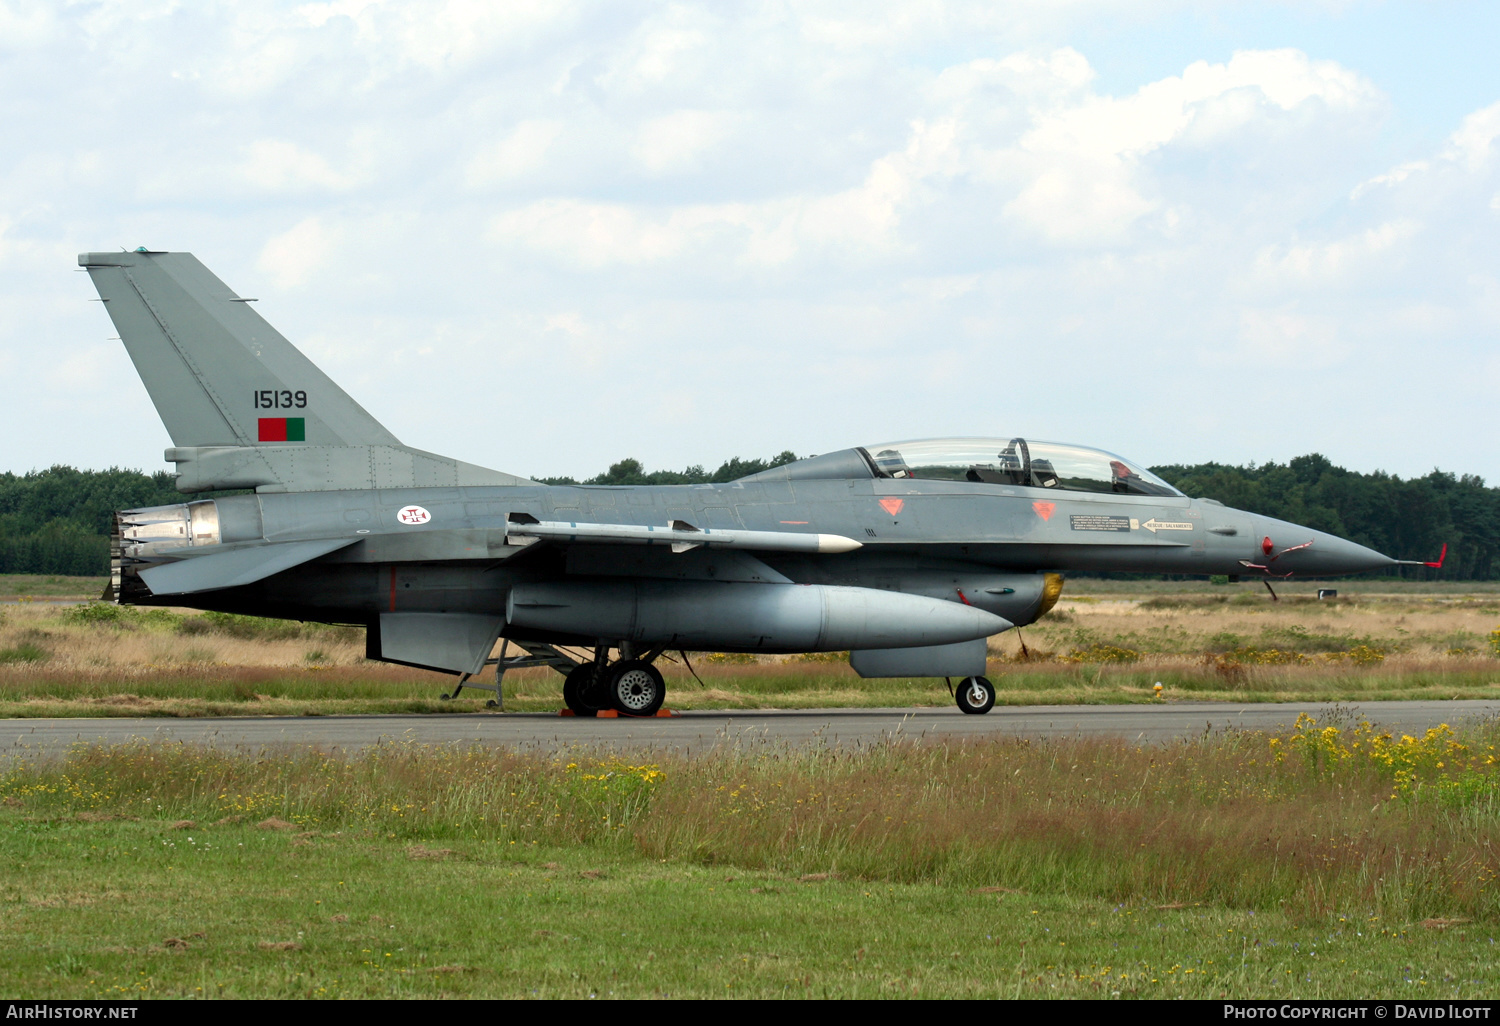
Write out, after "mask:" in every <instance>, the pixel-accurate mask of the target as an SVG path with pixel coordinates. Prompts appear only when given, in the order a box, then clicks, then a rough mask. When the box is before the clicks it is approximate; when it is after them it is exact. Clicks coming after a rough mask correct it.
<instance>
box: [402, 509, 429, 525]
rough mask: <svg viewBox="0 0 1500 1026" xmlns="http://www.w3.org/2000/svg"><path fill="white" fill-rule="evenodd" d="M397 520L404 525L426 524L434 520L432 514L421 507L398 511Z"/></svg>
mask: <svg viewBox="0 0 1500 1026" xmlns="http://www.w3.org/2000/svg"><path fill="white" fill-rule="evenodd" d="M396 519H397V520H398V521H400V522H401V523H403V524H425V523H427V521H429V520H431V519H432V514H431V513H429V512H427V511H426V510H425V509H423V508H422V507H421V506H402V507H401V508H400V509H399V510H397V511H396Z"/></svg>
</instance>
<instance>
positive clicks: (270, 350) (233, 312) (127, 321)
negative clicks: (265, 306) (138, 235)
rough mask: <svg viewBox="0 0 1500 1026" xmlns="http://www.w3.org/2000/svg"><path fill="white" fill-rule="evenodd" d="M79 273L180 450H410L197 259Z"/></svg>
mask: <svg viewBox="0 0 1500 1026" xmlns="http://www.w3.org/2000/svg"><path fill="white" fill-rule="evenodd" d="M78 263H79V264H80V265H82V266H83V267H85V268H87V269H88V272H89V277H91V278H92V279H93V281H94V287H95V288H97V289H98V290H99V296H100V298H101V299H103V300H104V308H105V309H106V310H108V311H109V316H110V319H111V320H112V321H114V323H115V327H116V328H118V329H119V332H120V339H121V341H123V342H124V343H125V349H126V351H127V352H128V353H129V354H130V359H131V361H132V362H134V364H135V368H136V370H137V371H138V372H139V373H140V375H141V380H142V381H143V382H144V383H145V385H146V391H147V392H149V393H150V395H151V401H152V402H153V403H154V404H156V412H157V413H159V414H160V415H161V419H162V422H163V423H164V424H165V425H166V427H167V433H168V434H170V435H171V436H172V441H173V443H174V444H176V445H179V446H256V445H261V444H278V443H285V442H288V441H292V442H305V443H307V444H309V445H400V444H401V443H400V442H398V441H397V440H396V437H395V436H394V435H392V434H391V433H390V432H389V431H387V430H386V429H385V428H384V427H382V426H381V424H380V422H379V421H377V420H376V419H375V418H374V417H372V416H370V415H369V414H368V413H366V412H365V410H364V409H363V407H361V406H360V405H359V404H358V403H356V402H355V401H354V400H353V399H351V398H350V397H349V395H348V393H346V392H345V391H344V390H343V389H341V388H339V386H337V385H335V384H334V383H333V381H332V380H330V379H329V377H328V376H327V375H326V374H324V373H323V372H322V371H320V370H318V368H317V367H315V366H314V365H313V363H312V361H311V360H309V359H308V358H307V357H305V356H303V355H302V354H301V353H300V352H298V351H297V349H296V348H295V347H294V346H293V345H292V344H291V343H290V342H288V341H287V340H286V339H285V338H284V337H282V335H281V333H280V332H278V331H277V330H276V329H275V328H273V327H271V325H269V324H267V323H266V321H265V319H264V318H262V317H261V316H260V314H258V313H256V312H255V311H254V310H253V309H251V307H250V302H251V301H250V300H246V299H242V298H241V297H239V296H237V295H235V294H234V292H233V291H232V290H231V289H230V288H229V286H227V285H225V284H224V283H223V282H222V281H220V280H219V279H218V278H217V277H215V276H214V274H213V272H211V271H209V269H208V268H206V267H204V266H203V265H202V264H201V263H199V262H198V260H197V258H196V257H194V256H193V255H192V254H191V253H151V252H142V251H139V250H138V251H136V252H134V253H82V254H80V255H79V257H78Z"/></svg>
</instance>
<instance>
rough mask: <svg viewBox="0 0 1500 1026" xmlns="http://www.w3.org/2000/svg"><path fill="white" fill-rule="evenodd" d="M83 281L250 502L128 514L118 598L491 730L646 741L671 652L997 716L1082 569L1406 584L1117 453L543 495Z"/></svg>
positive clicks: (1011, 448)
mask: <svg viewBox="0 0 1500 1026" xmlns="http://www.w3.org/2000/svg"><path fill="white" fill-rule="evenodd" d="M78 261H79V264H80V265H82V267H84V268H85V269H86V270H87V271H88V273H89V275H90V277H91V278H92V279H93V283H94V285H95V287H96V288H97V289H98V292H99V298H100V299H101V300H103V305H104V308H105V310H107V311H108V313H109V316H110V319H111V320H112V321H113V322H114V325H115V327H116V328H117V329H118V331H119V336H120V339H121V340H122V341H123V343H124V346H125V349H126V351H127V352H128V353H129V355H130V359H131V360H132V361H133V362H134V364H135V367H136V370H137V371H138V372H139V374H140V376H141V380H142V381H143V382H144V384H145V386H146V391H147V392H148V393H149V395H150V397H151V401H152V402H153V403H154V404H155V406H156V410H157V412H158V413H159V414H160V415H161V419H162V421H163V422H164V424H165V425H166V428H167V432H168V434H169V435H170V436H171V439H172V448H170V449H168V450H167V451H166V460H167V461H168V462H170V463H173V464H175V465H176V473H177V488H178V489H179V490H180V491H182V492H184V493H186V494H192V493H196V492H204V491H225V490H235V489H246V490H253V494H246V495H239V496H230V497H219V498H211V499H201V500H198V501H190V502H184V503H182V504H179V505H172V506H157V507H151V508H149V509H131V510H123V511H121V512H119V513H117V514H116V516H115V528H114V536H113V541H112V546H111V564H112V581H111V585H110V589H109V591H108V592H107V594H108V595H109V597H111V598H112V599H113V601H116V602H119V603H128V604H137V605H173V606H189V607H195V608H199V609H209V610H221V611H225V612H233V613H243V614H250V615H254V616H267V617H280V618H286V619H295V620H305V621H317V622H324V623H337V624H357V625H362V626H364V627H365V628H366V638H367V643H366V648H367V654H368V656H369V657H370V658H371V659H376V660H382V661H385V662H391V663H400V664H403V665H407V666H416V667H423V668H426V669H431V670H438V671H443V672H447V673H452V674H456V675H457V687H456V688H455V689H454V690H453V692H452V695H450V696H445V697H452V696H456V695H457V694H458V693H459V691H460V690H462V688H464V687H466V686H467V687H471V688H483V689H487V690H490V691H492V692H494V694H495V700H492V702H491V704H492V705H493V704H496V701H499V700H502V699H503V690H502V689H503V684H502V681H503V677H504V674H505V672H506V671H507V670H509V669H514V668H517V667H521V666H539V665H545V666H551V667H553V668H554V669H556V670H557V671H558V672H559V673H561V674H562V675H563V686H562V697H563V700H564V702H565V703H566V705H567V707H568V708H569V709H570V710H572V711H573V712H574V713H575V714H577V715H579V716H593V715H596V714H597V713H598V712H600V711H602V710H613V711H614V712H615V713H616V714H617V715H630V716H649V715H653V714H655V713H656V712H657V711H658V710H659V709H660V708H661V706H662V701H663V699H664V698H665V696H666V685H665V683H664V681H663V679H662V675H661V673H660V671H659V670H658V669H657V668H656V666H655V663H656V662H657V661H658V660H659V659H660V658H661V657H662V656H663V655H664V654H666V653H670V652H676V651H682V652H684V653H685V652H686V651H704V650H707V651H724V652H748V653H757V654H759V653H804V652H842V651H845V650H847V651H848V652H849V662H850V665H852V666H853V668H854V670H855V671H856V672H857V673H859V674H860V675H861V676H863V677H894V676H900V677H945V678H949V679H950V682H951V680H952V679H953V678H959V679H960V684H959V686H958V687H957V688H956V689H955V691H954V693H955V700H956V702H957V704H958V707H959V708H960V709H962V710H963V711H964V712H965V713H984V712H987V711H989V709H990V708H991V707H992V706H993V705H994V701H995V689H994V687H993V686H992V685H991V683H990V682H989V681H988V680H987V679H986V678H985V676H984V674H985V668H986V639H987V638H989V637H991V636H993V635H996V634H999V633H1001V632H1003V631H1006V630H1009V629H1010V628H1012V627H1016V626H1023V625H1026V624H1030V623H1033V622H1035V621H1036V619H1037V618H1038V617H1040V616H1042V615H1043V614H1045V613H1046V612H1047V611H1048V610H1049V609H1050V608H1052V606H1053V604H1054V603H1055V602H1056V601H1057V599H1058V595H1059V593H1060V592H1061V589H1062V583H1063V576H1062V575H1063V574H1065V573H1067V572H1070V571H1072V572H1077V571H1111V570H1113V571H1138V572H1150V573H1170V574H1198V575H1207V574H1231V575H1242V574H1257V575H1263V576H1266V577H1267V578H1270V577H1287V576H1291V575H1292V574H1298V575H1317V576H1325V575H1331V574H1353V573H1359V572H1362V571H1367V570H1375V569H1379V568H1381V567H1388V566H1391V565H1393V564H1395V563H1396V562H1397V561H1396V560H1393V559H1390V558H1389V557H1387V556H1384V555H1382V554H1380V553H1378V552H1375V551H1372V550H1371V549H1368V548H1365V547H1363V546H1360V545H1356V544H1354V543H1353V542H1350V541H1346V540H1344V539H1341V538H1337V537H1334V536H1332V535H1329V534H1324V533H1322V532H1319V531H1314V530H1312V529H1310V528H1306V527H1300V526H1298V525H1296V524H1292V523H1287V522H1285V521H1280V520H1273V519H1270V518H1268V517H1263V516H1258V515H1255V514H1252V513H1246V512H1243V511H1240V510H1236V509H1230V508H1228V507H1226V506H1224V505H1222V504H1221V503H1218V502H1216V501H1214V500H1212V499H1201V498H1200V499H1194V498H1189V497H1188V496H1186V495H1183V494H1182V493H1181V492H1179V491H1177V489H1175V488H1173V487H1172V486H1171V485H1169V484H1167V483H1166V482H1165V481H1163V480H1161V479H1160V478H1158V477H1156V476H1155V475H1153V474H1151V473H1150V472H1149V471H1147V470H1145V469H1143V468H1142V467H1141V466H1140V465H1139V464H1136V463H1132V462H1131V461H1129V460H1127V459H1125V458H1123V457H1121V456H1117V455H1114V454H1113V453H1109V452H1105V451H1104V450H1102V449H1095V448H1089V447H1085V446H1081V445H1071V444H1063V443H1058V442H1047V441H1040V440H1034V439H1026V438H1015V437H1005V436H998V435H997V436H996V437H993V438H982V437H981V438H941V439H927V440H922V441H908V442H902V441H894V442H878V443H876V444H873V445H859V446H854V447H851V448H848V449H843V450H840V451H838V452H831V453H825V454H822V455H819V456H816V457H811V458H808V459H803V460H798V461H797V462H794V463H790V464H786V465H784V466H780V467H777V468H775V469H772V470H767V471H765V472H763V473H758V474H752V475H750V476H748V477H744V478H741V479H740V480H738V481H732V482H729V483H728V484H703V485H673V486H640V487H592V486H587V485H577V486H572V485H570V486H557V485H553V486H548V485H543V484H539V483H537V482H535V481H531V480H528V479H526V478H523V477H518V476H516V475H513V474H507V473H502V472H500V471H495V470H488V469H486V468H484V467H479V466H475V465H472V464H469V463H462V462H460V461H458V460H454V459H449V458H447V457H444V456H439V455H436V454H434V453H430V452H423V451H421V450H419V449H413V448H411V447H409V446H405V445H402V444H401V442H400V441H398V440H397V438H396V437H395V436H394V435H393V434H391V432H390V431H389V430H387V429H386V428H385V427H384V426H383V425H381V424H380V423H379V422H378V421H376V420H375V418H374V417H372V416H371V415H370V414H369V413H367V412H366V411H365V410H364V409H363V408H362V407H361V406H360V405H359V404H358V403H356V402H355V401H354V400H353V399H352V398H350V397H349V395H348V394H347V393H345V392H344V391H343V389H341V388H339V386H338V385H336V384H334V383H333V381H332V380H330V379H329V378H328V377H327V376H326V375H325V374H323V372H322V371H320V370H319V369H318V368H317V367H315V366H314V365H313V364H312V362H311V361H309V360H308V359H307V358H306V357H305V356H303V354H302V353H301V352H299V351H298V350H297V349H296V348H295V347H294V346H293V345H292V344H291V343H290V342H288V341H287V340H286V339H285V338H284V337H283V336H282V335H281V334H279V333H278V332H277V331H276V329H274V328H273V327H271V325H270V324H268V323H267V322H266V321H265V320H263V319H262V318H261V316H260V315H259V314H258V313H257V312H256V310H255V309H254V308H252V307H251V305H250V304H251V303H252V302H254V300H252V299H248V298H246V297H243V296H239V295H237V294H235V293H234V292H233V291H232V290H231V289H230V288H229V287H228V286H226V285H225V284H224V283H223V282H222V281H220V280H219V279H218V278H217V277H215V276H214V275H213V274H212V273H211V272H210V271H209V270H208V269H207V268H206V267H204V266H203V264H201V263H200V262H199V261H198V260H197V259H195V258H194V257H193V256H192V255H191V254H188V253H167V252H153V251H148V250H146V249H144V248H142V249H138V250H135V251H133V252H120V253H85V254H82V255H80V256H79V258H78ZM1429 565H1432V564H1429ZM497 645H499V647H500V652H499V655H498V656H496V655H493V653H494V651H495V648H496V646H497ZM569 649H581V650H582V651H583V652H584V653H591V654H592V655H591V657H588V656H587V655H585V656H579V655H575V654H573V653H572V652H570V651H568V650H569ZM684 658H686V655H684ZM487 666H494V667H495V682H494V683H493V684H482V683H479V679H480V677H481V674H483V673H484V670H485V668H486V667H487Z"/></svg>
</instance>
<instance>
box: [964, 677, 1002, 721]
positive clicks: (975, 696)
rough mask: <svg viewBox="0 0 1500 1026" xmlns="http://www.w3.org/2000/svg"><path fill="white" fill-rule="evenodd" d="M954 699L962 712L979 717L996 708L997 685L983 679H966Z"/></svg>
mask: <svg viewBox="0 0 1500 1026" xmlns="http://www.w3.org/2000/svg"><path fill="white" fill-rule="evenodd" d="M954 697H955V698H957V700H958V707H959V709H960V710H962V711H963V712H966V713H971V714H973V715H975V716H978V715H980V714H982V713H987V712H989V711H990V710H991V709H993V708H994V707H995V685H993V684H991V683H990V682H989V681H988V680H986V679H985V678H983V677H965V678H964V680H963V683H961V684H959V686H958V694H957V695H955V696H954Z"/></svg>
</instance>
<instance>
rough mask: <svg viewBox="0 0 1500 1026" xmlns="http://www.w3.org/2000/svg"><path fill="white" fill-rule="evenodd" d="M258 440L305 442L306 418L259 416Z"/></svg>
mask: <svg viewBox="0 0 1500 1026" xmlns="http://www.w3.org/2000/svg"><path fill="white" fill-rule="evenodd" d="M260 440H261V441H262V442H305V441H307V418H305V417H261V418H260Z"/></svg>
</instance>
